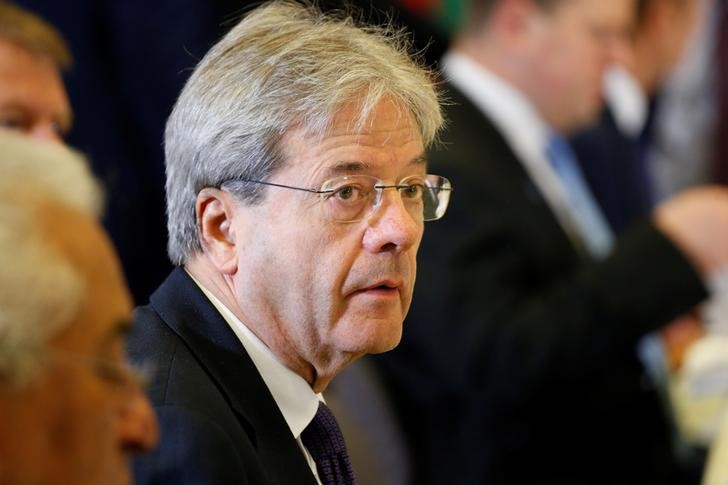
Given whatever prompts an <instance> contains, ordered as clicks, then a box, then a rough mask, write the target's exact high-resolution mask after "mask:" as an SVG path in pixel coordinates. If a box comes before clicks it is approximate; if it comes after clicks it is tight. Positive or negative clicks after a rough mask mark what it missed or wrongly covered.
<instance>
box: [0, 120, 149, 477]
mask: <svg viewBox="0 0 728 485" xmlns="http://www.w3.org/2000/svg"><path fill="white" fill-rule="evenodd" d="M100 206H101V193H100V190H99V188H98V187H97V185H96V183H95V182H94V180H93V179H92V177H91V175H90V173H89V171H88V168H87V166H86V164H85V161H84V160H83V159H81V158H80V157H78V156H77V155H74V154H72V153H71V152H69V151H67V150H66V149H64V148H62V147H56V146H49V145H42V144H37V143H33V142H31V141H29V140H28V139H27V137H21V136H18V135H15V134H12V133H8V132H6V131H5V130H2V131H0V483H3V484H25V483H61V484H89V485H100V484H117V483H118V484H128V483H130V472H129V462H128V459H129V457H130V456H131V455H132V454H133V453H136V452H140V451H143V450H147V449H149V448H151V447H152V446H154V445H155V443H156V441H157V425H156V420H155V418H154V415H153V412H152V410H151V406H150V405H149V402H148V401H147V399H146V397H145V396H144V394H143V390H142V388H141V387H140V383H139V382H138V379H137V377H136V375H135V374H134V373H133V372H132V371H131V370H130V368H129V367H128V364H127V361H126V357H125V351H124V336H125V335H126V333H127V332H128V331H129V329H130V325H131V323H130V317H131V315H130V312H131V300H130V297H129V293H128V290H127V289H126V287H125V284H124V281H123V277H122V274H121V270H120V267H119V263H118V260H117V257H116V255H115V254H114V252H113V250H112V248H111V244H110V243H109V240H108V238H107V237H106V235H105V234H104V233H103V231H102V229H101V228H100V226H99V225H98V223H97V221H96V219H97V218H98V214H99V212H100Z"/></svg>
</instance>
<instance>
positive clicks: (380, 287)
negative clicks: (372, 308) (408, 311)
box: [357, 278, 404, 296]
mask: <svg viewBox="0 0 728 485" xmlns="http://www.w3.org/2000/svg"><path fill="white" fill-rule="evenodd" d="M403 288H404V283H403V281H402V280H401V279H396V278H390V279H386V280H382V281H378V282H376V283H374V284H372V285H369V286H367V287H365V288H362V289H360V290H358V291H357V293H363V294H367V295H373V296H374V295H377V296H389V295H391V296H394V295H399V292H400V290H401V289H403Z"/></svg>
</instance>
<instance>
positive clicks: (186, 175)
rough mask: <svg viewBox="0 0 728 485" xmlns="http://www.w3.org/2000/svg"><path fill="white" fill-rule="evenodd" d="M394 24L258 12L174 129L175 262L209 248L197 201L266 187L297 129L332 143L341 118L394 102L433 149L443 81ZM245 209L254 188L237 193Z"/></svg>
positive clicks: (270, 7)
mask: <svg viewBox="0 0 728 485" xmlns="http://www.w3.org/2000/svg"><path fill="white" fill-rule="evenodd" d="M410 44H411V43H410V41H409V37H408V36H407V35H406V33H405V32H403V31H401V30H396V29H394V28H392V27H391V26H385V27H372V26H369V27H364V26H358V25H357V23H356V22H355V21H354V20H353V19H352V18H351V16H343V15H342V16H338V17H336V16H332V15H325V14H323V13H321V12H320V11H319V10H317V9H316V8H314V7H312V6H308V5H301V4H299V3H295V2H291V1H287V0H284V1H274V2H271V3H268V4H265V5H263V6H261V7H259V8H257V9H255V10H253V11H252V12H250V13H249V14H248V15H247V17H246V18H245V19H243V20H242V21H241V22H240V23H239V24H238V25H236V26H235V27H234V28H233V29H232V30H231V31H230V32H229V33H228V34H227V35H226V36H225V37H224V38H223V39H222V40H221V41H220V42H219V43H218V44H217V45H215V46H214V47H213V48H212V49H211V50H210V51H209V52H208V53H207V55H206V56H205V57H204V58H203V59H202V61H201V62H200V63H199V65H198V66H197V68H196V69H195V71H194V73H193V74H192V76H191V77H190V79H189V80H188V82H187V84H186V86H185V88H184V90H183V91H182V93H181V95H180V97H179V99H178V101H177V103H176V105H175V108H174V110H173V112H172V114H171V116H170V118H169V120H168V122H167V128H166V133H165V152H166V170H167V187H166V188H167V216H168V221H167V226H168V229H169V247H168V249H169V257H170V259H171V260H172V262H173V263H174V264H177V265H182V264H184V263H185V262H186V260H187V259H188V258H190V257H191V256H192V255H194V254H195V253H197V252H199V251H200V250H201V247H200V241H199V234H198V228H197V224H196V220H195V201H196V197H197V194H198V193H199V191H200V190H202V189H203V188H205V187H219V186H220V185H222V184H223V183H224V182H226V181H230V180H235V179H252V180H266V179H267V178H268V177H270V176H271V174H272V173H273V172H274V171H276V170H278V169H279V168H280V167H281V166H282V165H283V164H284V160H283V156H282V154H281V149H280V146H279V145H280V141H281V139H282V137H283V135H284V134H285V133H286V132H287V131H289V130H290V129H292V128H293V127H301V128H303V129H304V130H305V131H306V132H307V133H309V134H318V135H320V136H323V135H325V133H326V132H327V130H328V129H329V128H330V126H331V122H332V120H333V118H334V116H335V114H336V112H337V110H338V109H339V108H340V107H342V106H343V105H344V104H346V103H350V102H354V103H357V105H358V107H359V113H360V116H359V120H358V121H359V122H358V124H357V126H356V128H357V129H360V128H362V127H363V125H364V123H365V122H366V120H367V118H368V116H369V114H370V113H371V111H372V109H373V108H374V107H375V106H376V105H377V104H378V103H379V102H380V101H381V100H383V99H384V98H385V97H389V98H391V99H393V100H395V101H397V102H398V103H399V104H400V105H401V107H402V109H403V110H406V111H407V112H408V114H409V115H411V116H412V118H413V120H414V121H415V122H416V123H417V126H418V128H419V131H420V134H421V136H422V140H423V142H424V143H425V144H426V145H429V144H430V143H432V141H433V140H434V138H435V136H436V133H437V131H438V130H439V129H440V126H441V125H442V115H441V112H440V106H439V101H438V97H437V93H436V92H435V87H434V75H433V74H432V73H431V72H430V71H428V70H427V69H425V68H424V67H422V65H421V63H420V61H419V60H418V59H415V58H413V57H412V55H411V54H410V53H409V50H410ZM230 189H231V191H233V192H234V194H235V195H236V197H237V198H238V199H239V200H240V201H242V202H245V203H248V204H255V203H258V202H259V201H260V200H261V191H262V190H263V188H261V187H260V186H259V185H254V184H234V185H233V186H231V187H230Z"/></svg>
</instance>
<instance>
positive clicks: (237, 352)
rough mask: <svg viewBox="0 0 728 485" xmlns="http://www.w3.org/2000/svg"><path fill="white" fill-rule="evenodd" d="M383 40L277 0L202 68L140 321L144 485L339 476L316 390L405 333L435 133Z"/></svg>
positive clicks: (186, 99) (405, 62)
mask: <svg viewBox="0 0 728 485" xmlns="http://www.w3.org/2000/svg"><path fill="white" fill-rule="evenodd" d="M405 45H406V42H403V39H402V38H401V37H400V36H399V34H397V33H396V32H394V31H388V30H386V29H382V30H376V29H367V30H364V29H362V28H359V27H356V26H355V25H354V23H353V22H352V21H351V20H350V19H345V18H334V17H330V16H326V15H324V14H321V13H320V12H318V11H317V10H316V9H315V8H313V7H305V6H302V5H300V4H297V3H293V2H286V1H278V2H272V3H269V4H266V5H263V6H261V7H259V8H257V9H255V10H254V11H252V12H251V13H250V14H249V15H248V16H246V18H245V19H244V20H243V21H241V22H240V23H239V24H238V25H237V26H235V27H234V28H233V29H232V30H231V31H230V32H229V33H228V34H227V35H226V36H225V37H224V38H223V39H222V40H221V41H220V42H219V43H218V44H217V45H215V46H214V47H213V48H212V49H211V50H210V52H209V53H208V54H207V55H206V56H205V57H204V59H203V60H202V61H201V62H200V64H199V65H198V67H197V68H196V70H195V72H194V73H193V74H192V76H191V77H190V80H189V81H188V83H187V85H186V86H185V88H184V90H183V91H182V94H181V95H180V98H179V100H178V101H177V104H176V106H175V108H174V110H173V112H172V115H171V116H170V119H169V120H168V123H167V129H166V139H165V151H166V168H167V206H168V219H169V220H168V229H169V232H170V241H169V255H170V258H171V259H172V261H173V263H175V264H176V265H177V266H178V268H177V269H175V270H174V271H173V272H172V274H171V275H170V276H169V277H168V279H167V280H166V281H165V282H164V283H163V284H162V286H161V287H160V288H159V289H158V290H157V291H156V292H155V293H154V294H153V295H152V297H151V302H150V304H149V305H148V306H146V307H143V308H140V309H139V310H138V312H137V315H136V316H137V321H138V324H139V325H138V328H139V331H138V333H137V334H136V335H135V336H134V337H133V339H132V342H131V354H132V356H133V357H134V358H136V359H142V358H146V359H151V361H152V362H153V363H154V364H155V367H156V370H157V375H156V378H155V380H154V382H153V383H152V386H151V389H150V392H151V398H152V401H153V403H154V405H155V407H156V409H157V412H158V413H159V421H160V424H161V430H162V441H161V445H160V447H159V449H158V451H157V452H156V453H154V454H153V455H151V456H149V457H148V458H145V459H143V460H141V461H139V463H138V464H137V466H136V479H137V483H142V484H144V483H155V484H159V483H169V484H174V485H179V484H191V483H205V484H226V483H235V484H241V483H249V484H273V483H275V484H296V485H298V484H315V483H320V484H350V483H353V481H354V478H353V472H352V470H351V466H350V463H349V459H348V455H347V452H346V449H345V447H344V443H343V438H342V437H341V434H340V432H338V426H336V422H335V420H334V418H333V415H332V414H331V412H330V411H329V410H328V408H327V407H326V406H325V404H323V402H322V401H323V398H322V396H321V392H322V391H323V390H324V389H326V387H327V385H328V384H329V382H330V381H331V380H332V379H333V378H334V376H335V375H336V374H337V373H338V372H339V371H340V370H341V369H342V368H344V367H345V366H346V365H347V364H349V363H350V362H352V361H353V360H355V359H357V358H358V357H360V356H362V355H364V354H368V353H377V352H384V351H386V350H389V349H391V348H393V347H394V346H395V345H397V343H398V342H399V339H400V336H401V331H402V321H403V320H404V316H405V314H406V312H407V310H408V307H409V303H410V299H411V294H412V289H413V285H414V278H415V266H416V265H415V256H416V253H417V248H418V246H419V243H420V239H421V237H422V232H423V229H424V221H426V220H434V219H438V218H439V217H441V216H442V215H443V213H444V211H445V209H446V207H447V202H448V198H449V182H448V181H447V180H445V179H443V178H441V177H438V176H435V175H428V174H427V173H426V168H427V167H426V163H425V158H424V149H425V147H426V146H427V145H428V144H429V143H430V142H431V141H432V140H433V138H434V136H435V133H436V132H437V130H438V129H439V127H440V124H441V122H442V118H441V114H440V108H439V104H438V100H437V96H436V95H435V90H434V87H433V84H432V77H431V76H430V74H429V73H428V72H427V71H426V70H424V69H423V68H421V67H420V66H418V65H417V63H415V62H414V61H413V60H412V59H411V58H410V57H409V55H408V54H407V52H406V48H405Z"/></svg>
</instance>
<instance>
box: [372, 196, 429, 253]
mask: <svg viewBox="0 0 728 485" xmlns="http://www.w3.org/2000/svg"><path fill="white" fill-rule="evenodd" d="M368 225H369V227H368V228H367V230H366V232H365V234H364V248H365V249H366V250H368V251H370V252H374V253H378V252H382V251H394V252H398V253H402V252H405V251H407V250H408V249H410V248H411V247H412V246H413V245H415V244H417V243H418V242H419V240H420V238H421V237H422V231H423V228H424V222H423V217H422V215H419V214H414V215H413V214H411V213H410V211H409V210H408V209H407V207H406V205H405V203H404V201H403V200H402V197H401V195H400V193H399V191H398V190H396V189H390V190H383V191H382V194H381V199H380V201H379V204H378V206H377V207H376V208H375V210H374V212H373V213H372V215H371V216H370V218H369V220H368Z"/></svg>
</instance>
